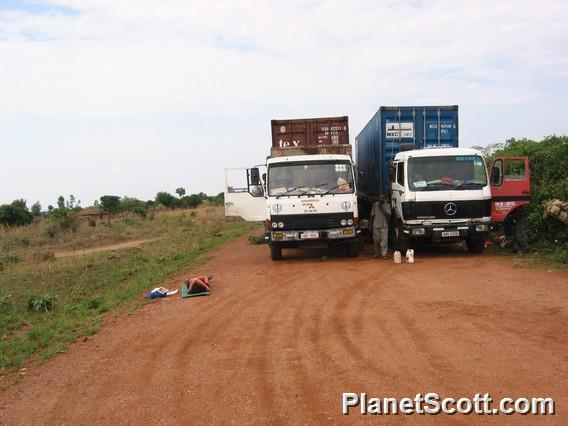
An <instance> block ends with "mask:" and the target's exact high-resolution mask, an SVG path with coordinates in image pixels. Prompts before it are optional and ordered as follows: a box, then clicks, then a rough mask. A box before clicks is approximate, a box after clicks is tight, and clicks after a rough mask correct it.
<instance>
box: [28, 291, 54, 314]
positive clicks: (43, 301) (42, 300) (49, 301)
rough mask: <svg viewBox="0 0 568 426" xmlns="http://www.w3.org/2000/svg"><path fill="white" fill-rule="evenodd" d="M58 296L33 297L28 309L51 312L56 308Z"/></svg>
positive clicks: (30, 299)
mask: <svg viewBox="0 0 568 426" xmlns="http://www.w3.org/2000/svg"><path fill="white" fill-rule="evenodd" d="M56 300H57V296H56V295H55V294H49V293H46V294H43V295H41V296H32V297H30V298H29V300H28V309H29V310H30V311H34V312H49V311H52V310H53V309H54V308H55V302H56Z"/></svg>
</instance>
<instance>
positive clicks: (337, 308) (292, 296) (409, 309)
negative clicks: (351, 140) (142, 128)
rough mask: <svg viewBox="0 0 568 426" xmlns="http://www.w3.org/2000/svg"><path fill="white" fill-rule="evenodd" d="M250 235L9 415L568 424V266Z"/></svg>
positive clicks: (10, 400)
mask: <svg viewBox="0 0 568 426" xmlns="http://www.w3.org/2000/svg"><path fill="white" fill-rule="evenodd" d="M284 254H285V256H286V255H288V256H287V258H286V259H285V260H283V261H281V262H271V261H270V260H269V256H268V248H267V247H266V246H253V245H250V244H248V242H247V240H246V238H241V239H239V240H237V241H235V242H232V243H230V244H229V245H227V246H225V247H223V248H222V249H220V250H219V251H217V252H216V253H215V254H214V257H213V259H212V260H211V261H209V262H208V263H207V264H206V265H205V266H203V267H201V268H200V270H199V271H195V272H200V273H201V272H203V273H212V274H213V275H214V276H215V281H214V287H213V294H212V295H211V296H209V297H202V298H193V299H181V298H178V297H175V298H170V299H163V300H157V301H154V302H152V303H151V304H149V305H148V306H146V307H144V308H143V309H142V310H140V311H138V312H137V313H135V314H133V315H132V316H130V317H127V318H123V319H119V320H116V321H115V322H113V323H111V324H108V325H107V326H106V327H104V329H103V331H102V332H101V333H99V334H98V335H96V336H93V337H92V338H89V339H88V340H87V341H85V342H82V343H78V344H75V345H74V346H73V347H72V348H71V349H70V350H69V352H68V353H66V354H64V355H61V356H59V357H57V358H56V359H54V360H52V361H51V362H49V363H47V364H46V365H44V366H42V367H39V368H36V369H32V370H30V371H29V372H28V374H27V375H26V376H25V377H24V378H23V380H22V381H21V382H20V383H18V384H17V385H14V386H12V387H11V388H10V389H8V390H7V391H6V392H4V393H2V394H0V424H6V425H8V424H9V425H12V424H43V423H48V424H150V423H151V424H156V423H160V424H212V423H213V424H231V423H232V424H243V423H255V424H278V423H286V424H291V423H294V424H297V423H301V424H314V423H324V422H325V423H329V422H332V423H353V422H355V421H368V422H373V421H374V422H375V423H376V422H378V423H387V422H399V421H405V420H406V421H408V420H415V421H416V420H417V421H419V422H421V423H429V422H434V421H440V420H442V421H453V422H456V421H457V422H467V423H478V422H480V421H482V420H483V421H486V422H487V421H489V422H496V421H503V420H506V421H508V422H509V423H517V424H518V423H522V424H532V423H534V422H535V421H539V422H545V423H548V424H566V423H568V408H566V406H567V404H568V379H567V378H568V328H567V324H568V273H566V272H548V271H547V270H546V269H539V270H535V269H521V268H514V267H512V266H511V264H510V262H511V258H501V257H495V256H470V255H467V254H466V253H462V252H460V251H459V250H452V249H446V250H444V249H439V250H433V251H429V252H426V253H424V252H417V254H416V262H417V263H415V264H413V265H409V264H402V265H395V264H393V263H391V262H385V261H382V260H370V259H369V256H368V255H369V253H363V254H362V255H361V257H360V258H359V259H347V258H345V257H344V256H343V255H342V254H340V253H337V254H336V255H332V256H330V257H329V258H327V259H324V258H322V257H321V256H322V252H304V251H294V252H286V251H285V253H284ZM342 392H355V393H360V392H366V393H367V394H369V395H371V396H379V397H385V396H395V397H403V396H411V397H412V396H414V395H415V394H416V393H418V392H421V393H426V392H437V393H438V394H440V395H443V396H452V397H461V396H469V397H472V396H473V394H475V393H477V392H479V393H482V394H483V393H486V392H488V393H490V394H491V396H492V397H493V398H494V399H497V398H501V397H504V396H511V397H520V396H526V397H532V396H550V397H552V398H554V399H555V400H556V407H557V415H556V416H553V417H551V416H549V417H546V418H544V417H540V418H535V417H531V416H529V417H526V416H520V415H515V416H512V417H506V416H504V415H500V416H494V417H488V416H483V418H481V419H480V418H479V417H477V418H476V417H475V416H469V417H465V416H454V417H450V416H445V415H440V416H430V417H425V416H413V417H406V416H392V417H381V418H371V417H369V416H368V417H361V416H360V415H359V414H357V412H355V413H354V414H351V415H350V416H349V417H342V416H341V394H342Z"/></svg>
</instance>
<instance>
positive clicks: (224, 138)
mask: <svg viewBox="0 0 568 426" xmlns="http://www.w3.org/2000/svg"><path fill="white" fill-rule="evenodd" d="M567 98H568V2H567V1H565V0H560V1H554V0H542V1H538V2H537V1H527V0H516V1H507V0H503V1H498V2H497V1H494V0H490V1H486V0H476V1H459V0H432V1H420V0H408V1H405V0H398V1H393V0H361V1H358V0H352V1H345V0H330V1H318V0H313V1H296V0H290V1H285V2H284V1H278V2H273V1H269V0H265V1H253V0H239V1H234V0H215V1H210V0H209V1H193V0H161V1H155V0H152V1H150V0H29V1H28V0H0V204H2V203H6V202H11V201H12V200H14V199H17V198H18V199H19V198H24V199H26V200H27V201H28V205H30V204H32V203H34V202H35V201H40V202H41V204H42V206H43V207H44V208H46V207H47V205H48V204H53V205H55V204H56V200H57V197H58V196H59V195H64V196H65V197H66V198H67V197H68V195H69V194H73V195H74V196H75V197H76V198H77V199H79V200H81V205H82V206H84V207H85V206H88V205H92V204H93V201H94V200H96V199H98V198H99V197H100V196H101V195H105V194H114V195H120V196H123V195H128V196H133V197H137V198H140V199H144V200H146V199H152V198H153V197H154V195H155V194H156V192H158V191H168V192H172V193H173V192H174V191H175V189H176V188H178V187H180V186H182V187H184V188H185V189H186V191H187V192H188V193H196V192H201V191H202V192H206V193H209V194H216V193H218V192H221V191H222V190H223V188H224V173H223V169H224V168H229V167H245V166H250V165H253V164H261V163H262V162H263V160H264V159H265V157H266V156H267V155H268V153H269V148H270V143H271V142H270V140H271V136H270V120H271V119H273V118H280V119H282V118H300V117H317V116H334V115H348V116H349V127H350V139H351V140H352V141H353V140H354V138H355V136H356V135H357V133H358V132H359V131H360V130H361V129H362V128H363V126H364V125H365V123H366V122H367V121H368V120H369V119H370V118H371V116H372V115H373V113H374V112H375V111H376V110H377V109H378V108H379V106H381V105H438V104H452V105H454V104H457V105H459V107H460V145H461V146H472V145H487V144H491V143H497V142H504V141H505V140H507V139H509V138H511V137H517V138H519V137H527V138H531V139H537V140H540V139H541V138H543V137H545V136H547V135H552V134H557V135H566V134H568V119H567V118H566V116H567V115H566V113H567V107H566V99H567Z"/></svg>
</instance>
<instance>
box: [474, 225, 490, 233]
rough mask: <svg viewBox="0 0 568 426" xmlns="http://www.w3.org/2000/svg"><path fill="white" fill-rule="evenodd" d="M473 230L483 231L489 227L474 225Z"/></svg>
mask: <svg viewBox="0 0 568 426" xmlns="http://www.w3.org/2000/svg"><path fill="white" fill-rule="evenodd" d="M475 230H476V231H477V232H485V231H487V230H489V227H488V226H487V225H475Z"/></svg>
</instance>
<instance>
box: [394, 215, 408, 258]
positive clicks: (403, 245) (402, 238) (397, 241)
mask: <svg viewBox="0 0 568 426" xmlns="http://www.w3.org/2000/svg"><path fill="white" fill-rule="evenodd" d="M394 246H395V248H396V249H397V250H398V251H400V252H401V253H402V255H403V256H404V253H406V250H408V249H409V248H410V245H409V243H408V237H407V236H406V235H405V234H404V232H403V231H402V222H398V223H397V224H396V225H395V227H394Z"/></svg>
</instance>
